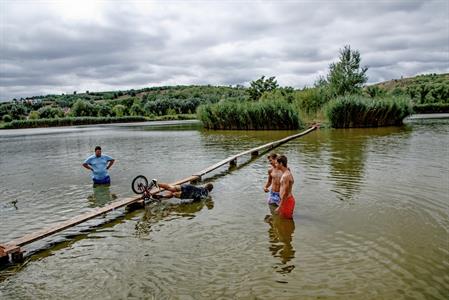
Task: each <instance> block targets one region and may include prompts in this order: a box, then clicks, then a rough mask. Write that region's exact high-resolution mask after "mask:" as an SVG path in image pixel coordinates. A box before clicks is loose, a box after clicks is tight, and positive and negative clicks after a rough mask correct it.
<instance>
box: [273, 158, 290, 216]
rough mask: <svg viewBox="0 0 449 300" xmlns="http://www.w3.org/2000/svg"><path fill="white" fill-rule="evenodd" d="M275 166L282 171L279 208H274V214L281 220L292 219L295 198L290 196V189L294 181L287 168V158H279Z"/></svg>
mask: <svg viewBox="0 0 449 300" xmlns="http://www.w3.org/2000/svg"><path fill="white" fill-rule="evenodd" d="M276 166H277V168H278V169H279V170H281V171H282V177H281V188H280V194H281V201H280V202H279V207H278V208H276V212H277V213H278V214H279V216H281V217H282V218H286V219H292V218H293V210H294V209H295V198H294V197H293V194H292V188H293V183H294V182H295V181H294V179H293V175H292V173H291V172H290V169H289V168H288V167H287V157H286V156H285V155H281V156H279V157H278V158H277V160H276Z"/></svg>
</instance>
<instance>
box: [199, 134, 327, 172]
mask: <svg viewBox="0 0 449 300" xmlns="http://www.w3.org/2000/svg"><path fill="white" fill-rule="evenodd" d="M317 128H318V126H312V127H310V128H309V129H307V130H305V131H303V132H300V133H297V134H294V135H291V136H288V137H286V138H283V139H281V140H277V141H274V142H270V143H267V144H264V145H262V146H258V147H255V148H252V149H249V150H246V151H243V152H241V153H238V154H236V155H233V156H231V157H228V158H226V159H223V160H222V161H219V162H217V163H216V164H213V165H212V166H210V167H207V168H205V169H203V170H201V171H199V172H197V173H195V174H194V176H199V177H201V176H203V175H204V174H207V173H209V172H211V171H213V170H215V169H218V168H219V167H221V166H223V165H225V164H227V163H229V162H231V161H233V160H235V159H237V158H238V157H240V156H243V155H246V154H250V153H252V152H256V151H257V152H258V151H260V150H262V149H273V148H276V147H278V146H280V145H282V144H284V143H286V142H288V141H290V140H293V139H296V138H298V137H301V136H303V135H306V134H308V133H309V132H311V131H313V130H315V129H317Z"/></svg>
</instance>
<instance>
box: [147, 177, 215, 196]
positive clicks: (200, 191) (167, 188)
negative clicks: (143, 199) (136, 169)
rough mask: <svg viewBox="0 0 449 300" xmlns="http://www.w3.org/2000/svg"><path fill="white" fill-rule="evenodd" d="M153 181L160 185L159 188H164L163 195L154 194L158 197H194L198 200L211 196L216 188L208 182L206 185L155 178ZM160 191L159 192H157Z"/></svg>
mask: <svg viewBox="0 0 449 300" xmlns="http://www.w3.org/2000/svg"><path fill="white" fill-rule="evenodd" d="M153 183H154V184H155V185H156V186H159V190H161V189H163V190H164V193H163V194H161V195H154V196H155V197H156V198H164V199H168V198H173V197H176V198H179V199H193V200H194V201H198V200H201V199H205V198H207V197H208V196H209V193H210V191H212V189H213V188H214V186H213V185H212V183H207V184H206V185H205V186H204V187H198V186H194V185H193V184H182V185H172V184H168V183H158V182H157V181H156V180H155V179H153ZM156 193H158V192H156Z"/></svg>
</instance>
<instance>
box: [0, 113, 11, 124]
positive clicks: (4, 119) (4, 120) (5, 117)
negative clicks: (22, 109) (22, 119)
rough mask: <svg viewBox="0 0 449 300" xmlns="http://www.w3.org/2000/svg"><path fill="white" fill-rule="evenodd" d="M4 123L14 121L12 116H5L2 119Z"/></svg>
mask: <svg viewBox="0 0 449 300" xmlns="http://www.w3.org/2000/svg"><path fill="white" fill-rule="evenodd" d="M2 120H3V122H6V123H8V122H11V121H12V117H11V116H10V115H3V117H2Z"/></svg>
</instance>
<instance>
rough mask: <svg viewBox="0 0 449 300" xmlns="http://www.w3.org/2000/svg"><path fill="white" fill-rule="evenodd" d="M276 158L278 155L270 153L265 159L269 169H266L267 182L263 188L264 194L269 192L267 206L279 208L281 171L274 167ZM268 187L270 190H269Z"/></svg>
mask: <svg viewBox="0 0 449 300" xmlns="http://www.w3.org/2000/svg"><path fill="white" fill-rule="evenodd" d="M277 157H278V155H277V154H276V153H271V154H270V155H268V157H267V158H268V161H269V162H270V167H269V169H268V180H267V183H266V184H265V186H264V188H263V190H264V191H265V193H268V192H270V194H269V195H268V204H270V205H275V206H279V202H280V201H281V197H280V194H279V190H280V188H281V176H282V171H281V170H279V169H278V168H277V167H276V158H277ZM270 186H271V190H269V187H270Z"/></svg>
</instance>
